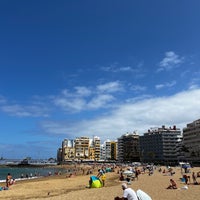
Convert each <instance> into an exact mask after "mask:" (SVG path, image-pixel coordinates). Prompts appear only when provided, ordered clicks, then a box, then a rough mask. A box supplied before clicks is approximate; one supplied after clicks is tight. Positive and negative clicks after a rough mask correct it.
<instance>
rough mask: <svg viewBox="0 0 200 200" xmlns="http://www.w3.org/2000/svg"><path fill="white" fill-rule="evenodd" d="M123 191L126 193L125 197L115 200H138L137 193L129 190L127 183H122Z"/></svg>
mask: <svg viewBox="0 0 200 200" xmlns="http://www.w3.org/2000/svg"><path fill="white" fill-rule="evenodd" d="M122 189H123V191H124V193H123V197H121V198H120V197H115V199H114V200H138V197H137V195H136V192H135V191H134V190H133V189H131V188H128V187H127V185H126V183H122Z"/></svg>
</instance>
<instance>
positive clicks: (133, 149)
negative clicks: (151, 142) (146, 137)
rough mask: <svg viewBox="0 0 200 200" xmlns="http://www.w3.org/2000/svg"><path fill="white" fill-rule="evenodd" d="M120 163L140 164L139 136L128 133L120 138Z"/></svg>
mask: <svg viewBox="0 0 200 200" xmlns="http://www.w3.org/2000/svg"><path fill="white" fill-rule="evenodd" d="M118 161H120V162H138V161H140V158H139V135H138V134H136V133H126V134H124V135H122V136H121V137H120V138H118Z"/></svg>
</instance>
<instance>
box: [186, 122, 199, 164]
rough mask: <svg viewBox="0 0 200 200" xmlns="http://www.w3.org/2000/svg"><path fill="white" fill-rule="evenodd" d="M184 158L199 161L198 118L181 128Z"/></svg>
mask: <svg viewBox="0 0 200 200" xmlns="http://www.w3.org/2000/svg"><path fill="white" fill-rule="evenodd" d="M182 150H183V151H184V153H185V157H186V160H187V161H189V162H194V163H200V119H198V120H195V121H193V122H192V123H189V124H187V127H185V128H183V148H182Z"/></svg>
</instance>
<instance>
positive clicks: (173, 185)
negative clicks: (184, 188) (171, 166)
mask: <svg viewBox="0 0 200 200" xmlns="http://www.w3.org/2000/svg"><path fill="white" fill-rule="evenodd" d="M167 189H177V184H176V182H175V181H174V179H170V185H169V186H168V187H167Z"/></svg>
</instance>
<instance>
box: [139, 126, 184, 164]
mask: <svg viewBox="0 0 200 200" xmlns="http://www.w3.org/2000/svg"><path fill="white" fill-rule="evenodd" d="M139 140H140V157H141V161H142V162H165V163H166V162H167V163H168V162H170V163H174V162H177V161H178V157H179V151H178V149H177V147H178V146H179V145H180V143H181V141H182V135H181V131H180V129H178V128H176V126H173V128H171V127H169V128H166V127H165V126H162V127H161V128H151V129H149V130H148V132H147V133H144V135H143V136H140V139H139Z"/></svg>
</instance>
